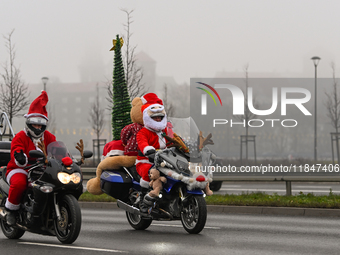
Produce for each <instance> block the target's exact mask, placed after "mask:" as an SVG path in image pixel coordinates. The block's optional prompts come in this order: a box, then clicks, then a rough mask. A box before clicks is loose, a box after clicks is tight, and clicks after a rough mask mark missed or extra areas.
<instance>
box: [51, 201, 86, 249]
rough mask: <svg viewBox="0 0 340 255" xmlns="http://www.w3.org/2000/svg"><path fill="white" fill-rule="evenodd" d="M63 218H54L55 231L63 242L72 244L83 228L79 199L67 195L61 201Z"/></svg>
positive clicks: (60, 207) (60, 206)
mask: <svg viewBox="0 0 340 255" xmlns="http://www.w3.org/2000/svg"><path fill="white" fill-rule="evenodd" d="M59 209H60V214H61V219H60V220H58V218H57V217H56V218H55V219H54V231H55V234H56V236H57V238H58V240H59V241H60V242H61V243H64V244H71V243H73V242H74V241H75V240H76V239H77V238H78V235H79V232H80V228H81V211H80V207H79V204H78V201H77V199H75V197H74V196H72V195H65V196H64V197H63V198H62V199H61V200H60V201H59Z"/></svg>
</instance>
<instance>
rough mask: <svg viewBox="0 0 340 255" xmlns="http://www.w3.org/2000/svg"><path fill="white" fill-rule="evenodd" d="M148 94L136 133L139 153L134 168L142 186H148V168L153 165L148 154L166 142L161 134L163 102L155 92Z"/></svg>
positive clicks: (164, 119) (165, 117) (163, 123)
mask: <svg viewBox="0 0 340 255" xmlns="http://www.w3.org/2000/svg"><path fill="white" fill-rule="evenodd" d="M150 94H152V95H150ZM148 95H149V97H148V98H147V99H145V98H144V100H145V102H147V103H145V104H144V105H143V106H142V112H143V122H144V127H143V128H142V129H141V130H140V131H139V132H138V134H137V144H138V149H139V153H138V156H137V160H136V170H137V172H138V174H139V175H140V176H141V180H140V185H141V187H142V188H149V182H150V178H149V170H150V168H151V167H152V165H153V162H152V159H150V156H149V155H152V154H154V153H155V152H156V150H157V149H164V148H165V147H166V143H167V141H166V139H165V138H164V137H163V136H162V134H163V133H165V134H167V131H166V125H167V116H166V113H165V110H164V106H163V102H162V100H161V99H159V98H158V97H157V95H156V94H153V93H149V94H148ZM142 100H143V99H142ZM156 119H157V120H156ZM150 160H151V161H150Z"/></svg>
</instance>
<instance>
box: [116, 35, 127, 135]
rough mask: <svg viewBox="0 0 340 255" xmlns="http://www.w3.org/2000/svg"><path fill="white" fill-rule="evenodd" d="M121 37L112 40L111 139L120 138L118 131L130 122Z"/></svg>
mask: <svg viewBox="0 0 340 255" xmlns="http://www.w3.org/2000/svg"><path fill="white" fill-rule="evenodd" d="M122 46H123V39H122V38H120V39H119V36H118V35H117V37H116V40H113V47H112V49H111V50H114V52H115V56H114V62H113V65H114V66H113V82H112V85H113V89H112V92H113V93H112V102H113V106H112V135H113V140H119V139H120V131H121V130H122V129H123V128H124V127H125V126H126V125H129V124H131V118H130V110H131V103H130V97H129V92H128V89H127V85H126V80H125V74H124V66H123V60H122V54H121V47H122Z"/></svg>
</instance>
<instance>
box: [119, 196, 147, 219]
mask: <svg viewBox="0 0 340 255" xmlns="http://www.w3.org/2000/svg"><path fill="white" fill-rule="evenodd" d="M117 206H118V207H119V208H120V209H123V210H124V211H127V212H129V213H132V214H138V215H142V214H141V212H140V211H139V209H138V208H136V207H133V206H131V205H128V204H127V203H124V202H123V201H121V200H119V199H118V200H117Z"/></svg>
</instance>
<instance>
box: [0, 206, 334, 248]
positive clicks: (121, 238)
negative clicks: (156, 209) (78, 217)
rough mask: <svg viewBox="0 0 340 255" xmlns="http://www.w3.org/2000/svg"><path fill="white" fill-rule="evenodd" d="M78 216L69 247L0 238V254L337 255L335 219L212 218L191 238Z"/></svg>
mask: <svg viewBox="0 0 340 255" xmlns="http://www.w3.org/2000/svg"><path fill="white" fill-rule="evenodd" d="M82 214H83V225H82V230H81V233H80V236H79V237H78V239H77V240H76V241H75V242H74V243H73V244H72V245H62V244H60V243H59V241H58V240H57V239H56V238H55V237H46V236H41V235H35V234H31V233H25V235H24V236H23V237H22V238H21V239H19V240H8V239H7V238H5V237H4V235H3V234H2V233H0V247H1V251H0V254H1V255H12V254H20V253H25V255H33V254H34V255H36V254H47V253H48V254H49V255H54V254H63V255H69V254H70V255H71V254H72V255H78V254H82V255H83V254H91V255H92V254H97V255H99V254H112V253H120V254H148V255H150V254H218V255H220V254H247V255H248V254H262V255H263V254H339V237H340V231H339V229H340V221H339V220H338V219H337V218H311V217H288V216H267V215H235V214H212V213H210V214H208V219H207V223H206V227H205V229H204V230H203V231H202V232H201V233H200V234H199V235H189V234H187V233H186V231H185V230H184V229H183V227H182V225H181V223H180V222H179V221H173V222H164V221H163V222H157V221H155V222H153V224H152V225H151V226H150V227H149V228H148V229H147V230H145V231H136V230H133V229H132V228H131V227H130V225H129V224H128V222H127V220H126V218H125V213H124V212H123V211H121V210H104V209H82Z"/></svg>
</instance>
